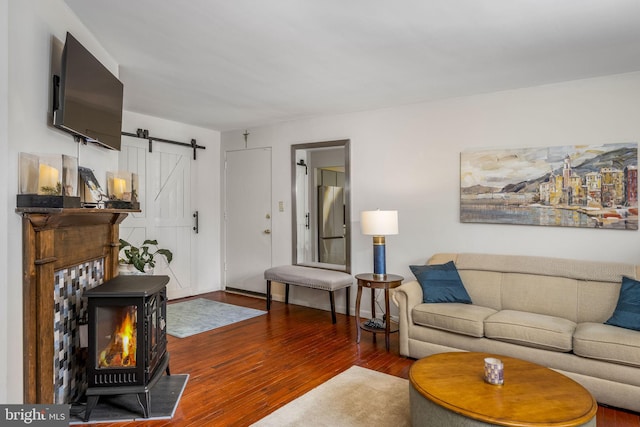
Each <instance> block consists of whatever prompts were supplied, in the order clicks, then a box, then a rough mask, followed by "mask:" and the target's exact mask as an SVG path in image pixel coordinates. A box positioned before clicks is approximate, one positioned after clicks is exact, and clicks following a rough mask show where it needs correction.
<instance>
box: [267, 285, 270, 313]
mask: <svg viewBox="0 0 640 427" xmlns="http://www.w3.org/2000/svg"><path fill="white" fill-rule="evenodd" d="M270 309H271V280H267V311H269V310H270Z"/></svg>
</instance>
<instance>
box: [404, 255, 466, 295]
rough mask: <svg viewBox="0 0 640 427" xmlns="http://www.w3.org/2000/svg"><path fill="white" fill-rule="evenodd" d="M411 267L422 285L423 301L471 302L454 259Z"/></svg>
mask: <svg viewBox="0 0 640 427" xmlns="http://www.w3.org/2000/svg"><path fill="white" fill-rule="evenodd" d="M409 268H410V269H411V272H412V273H413V274H414V276H416V279H417V280H418V282H419V283H420V286H422V295H423V302H426V303H440V302H460V303H465V304H471V298H470V297H469V294H468V293H467V290H466V289H465V288H464V285H463V284H462V279H460V275H459V274H458V270H457V269H456V265H455V264H454V263H453V261H450V262H448V263H446V264H436V265H410V266H409Z"/></svg>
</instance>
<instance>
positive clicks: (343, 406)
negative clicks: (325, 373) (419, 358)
mask: <svg viewBox="0 0 640 427" xmlns="http://www.w3.org/2000/svg"><path fill="white" fill-rule="evenodd" d="M410 425H411V415H410V414H409V381H407V380H405V379H403V378H398V377H394V376H393V375H387V374H383V373H381V372H376V371H372V370H370V369H366V368H361V367H359V366H352V367H351V368H349V369H347V370H346V371H344V372H342V373H341V374H338V375H336V376H335V377H333V378H331V379H330V380H329V381H327V382H325V383H323V384H320V385H319V386H318V387H316V388H314V389H313V390H311V391H310V392H308V393H306V394H304V395H302V396H300V397H299V398H297V399H296V400H294V401H292V402H290V403H288V404H286V405H285V406H283V407H282V408H280V409H278V410H276V411H275V412H273V413H271V414H269V415H267V416H266V417H265V418H263V419H261V420H260V421H258V422H257V423H255V424H253V426H255V427H269V426H274V427H275V426H278V427H281V426H305V427H308V426H314V427H315V426H331V427H335V426H340V427H358V426H363V427H365V426H366V427H371V426H377V427H386V426H389V427H402V426H410Z"/></svg>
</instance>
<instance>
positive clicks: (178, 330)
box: [167, 298, 267, 338]
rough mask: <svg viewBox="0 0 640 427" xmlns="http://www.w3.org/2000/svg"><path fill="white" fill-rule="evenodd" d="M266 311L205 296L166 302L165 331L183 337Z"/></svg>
mask: <svg viewBox="0 0 640 427" xmlns="http://www.w3.org/2000/svg"><path fill="white" fill-rule="evenodd" d="M266 313H267V312H266V311H262V310H256V309H253V308H247V307H240V306H238V305H232V304H225V303H223V302H218V301H212V300H209V299H205V298H198V299H194V300H189V301H184V302H178V303H175V304H167V333H168V334H169V335H173V336H174V337H178V338H185V337H189V336H191V335H195V334H199V333H201V332H206V331H210V330H212V329H215V328H219V327H221V326H226V325H230V324H232V323H235V322H240V321H242V320H247V319H251V318H252V317H256V316H260V315H262V314H266Z"/></svg>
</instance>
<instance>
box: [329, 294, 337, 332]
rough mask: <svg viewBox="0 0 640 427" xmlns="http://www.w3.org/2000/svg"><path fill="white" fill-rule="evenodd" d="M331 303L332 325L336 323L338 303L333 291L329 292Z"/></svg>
mask: <svg viewBox="0 0 640 427" xmlns="http://www.w3.org/2000/svg"><path fill="white" fill-rule="evenodd" d="M329 301H330V302H331V323H333V324H334V325H335V323H336V301H335V298H334V296H333V291H329Z"/></svg>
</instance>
